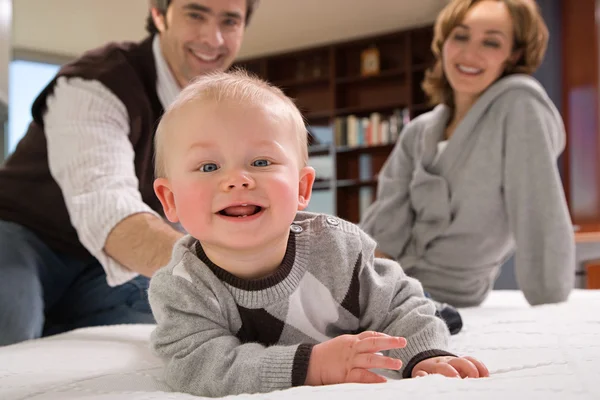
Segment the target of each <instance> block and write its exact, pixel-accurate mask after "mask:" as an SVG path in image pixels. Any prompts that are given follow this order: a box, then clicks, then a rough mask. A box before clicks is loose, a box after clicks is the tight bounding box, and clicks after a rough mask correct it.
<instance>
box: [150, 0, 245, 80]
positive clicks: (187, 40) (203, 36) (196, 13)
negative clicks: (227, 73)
mask: <svg viewBox="0 0 600 400" xmlns="http://www.w3.org/2000/svg"><path fill="white" fill-rule="evenodd" d="M153 15H154V21H155V24H156V25H157V27H158V28H159V31H160V43H161V48H162V52H163V55H164V57H165V59H166V61H167V63H168V65H169V67H170V69H171V71H172V73H173V75H174V76H175V78H176V80H177V82H178V83H179V85H180V86H181V87H185V86H186V85H187V84H188V83H189V82H190V81H191V80H193V79H194V78H196V77H197V76H199V75H203V74H206V73H209V72H213V71H224V70H226V69H227V68H229V67H230V66H231V64H232V63H233V61H234V59H235V57H236V56H237V54H238V52H239V50H240V47H241V45H242V39H243V37H244V29H245V19H246V0H172V1H171V4H170V5H169V8H168V9H167V12H166V14H165V15H164V16H163V15H159V14H158V13H156V11H154V12H153Z"/></svg>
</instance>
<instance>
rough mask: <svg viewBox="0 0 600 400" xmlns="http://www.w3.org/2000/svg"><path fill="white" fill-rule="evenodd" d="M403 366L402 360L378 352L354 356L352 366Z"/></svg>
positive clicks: (384, 367)
mask: <svg viewBox="0 0 600 400" xmlns="http://www.w3.org/2000/svg"><path fill="white" fill-rule="evenodd" d="M400 367H402V361H400V360H398V359H397V358H392V357H386V356H384V355H381V354H376V353H360V354H357V355H355V356H354V358H353V359H352V363H351V365H350V368H364V369H372V368H380V369H393V370H398V369H400Z"/></svg>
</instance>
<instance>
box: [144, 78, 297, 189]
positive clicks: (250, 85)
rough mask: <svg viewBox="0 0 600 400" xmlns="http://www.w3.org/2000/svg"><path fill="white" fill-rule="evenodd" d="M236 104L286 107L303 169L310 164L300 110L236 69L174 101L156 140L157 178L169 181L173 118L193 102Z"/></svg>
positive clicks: (204, 80) (203, 82)
mask: <svg viewBox="0 0 600 400" xmlns="http://www.w3.org/2000/svg"><path fill="white" fill-rule="evenodd" d="M203 101H204V102H216V103H221V102H225V101H235V102H238V103H240V104H252V105H260V104H269V103H271V104H272V103H273V102H279V103H280V104H282V105H283V108H282V109H283V110H284V112H283V114H284V115H281V117H283V119H286V120H288V121H290V122H291V124H292V127H293V129H294V131H295V132H293V133H294V134H295V135H296V137H297V140H298V152H299V156H300V162H301V163H302V166H305V165H306V164H307V162H308V132H307V130H306V125H305V123H304V119H303V117H302V114H301V113H300V110H298V107H296V105H295V104H294V102H293V101H292V100H291V99H290V98H289V97H287V96H286V95H285V94H284V93H283V92H282V91H281V89H279V88H277V87H275V86H273V85H271V84H269V83H268V82H266V81H264V80H262V79H260V78H258V77H256V76H254V75H252V74H249V73H248V72H246V71H245V70H243V69H234V70H233V71H231V72H213V73H210V74H206V75H203V76H200V77H199V78H197V79H195V80H194V81H193V82H191V83H190V84H189V85H188V86H186V87H185V89H183V90H182V91H181V93H180V94H179V95H178V96H177V98H176V99H175V101H173V103H172V104H171V105H170V106H169V107H168V108H167V109H166V111H165V113H164V115H163V117H162V118H161V121H160V123H159V124H158V127H157V128H156V134H155V136H154V151H155V157H154V175H155V177H156V178H163V177H166V174H167V171H166V166H165V146H166V138H167V136H168V135H170V134H172V133H171V132H170V130H169V128H168V125H169V120H170V119H171V118H172V116H173V114H174V113H175V112H176V111H177V110H179V109H181V108H182V107H184V106H186V105H187V104H189V103H192V102H203ZM285 114H287V115H285Z"/></svg>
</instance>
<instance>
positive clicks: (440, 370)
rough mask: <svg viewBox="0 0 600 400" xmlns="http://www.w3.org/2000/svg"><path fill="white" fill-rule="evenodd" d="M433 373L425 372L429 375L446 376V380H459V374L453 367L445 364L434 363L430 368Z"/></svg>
mask: <svg viewBox="0 0 600 400" xmlns="http://www.w3.org/2000/svg"><path fill="white" fill-rule="evenodd" d="M431 369H432V370H433V371H427V372H429V373H434V374H440V375H444V376H447V377H448V378H460V374H459V373H458V371H457V370H456V369H454V367H453V366H452V365H450V364H446V363H443V362H441V363H436V364H433V365H432V366H431Z"/></svg>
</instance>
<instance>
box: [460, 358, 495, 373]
mask: <svg viewBox="0 0 600 400" xmlns="http://www.w3.org/2000/svg"><path fill="white" fill-rule="evenodd" d="M463 358H464V359H467V360H469V361H471V362H472V363H473V365H475V367H476V368H477V370H478V371H479V377H480V378H487V377H489V376H490V371H489V370H488V369H487V367H486V366H485V364H484V363H482V362H481V361H479V360H478V359H476V358H473V357H471V356H465V357H463Z"/></svg>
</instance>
